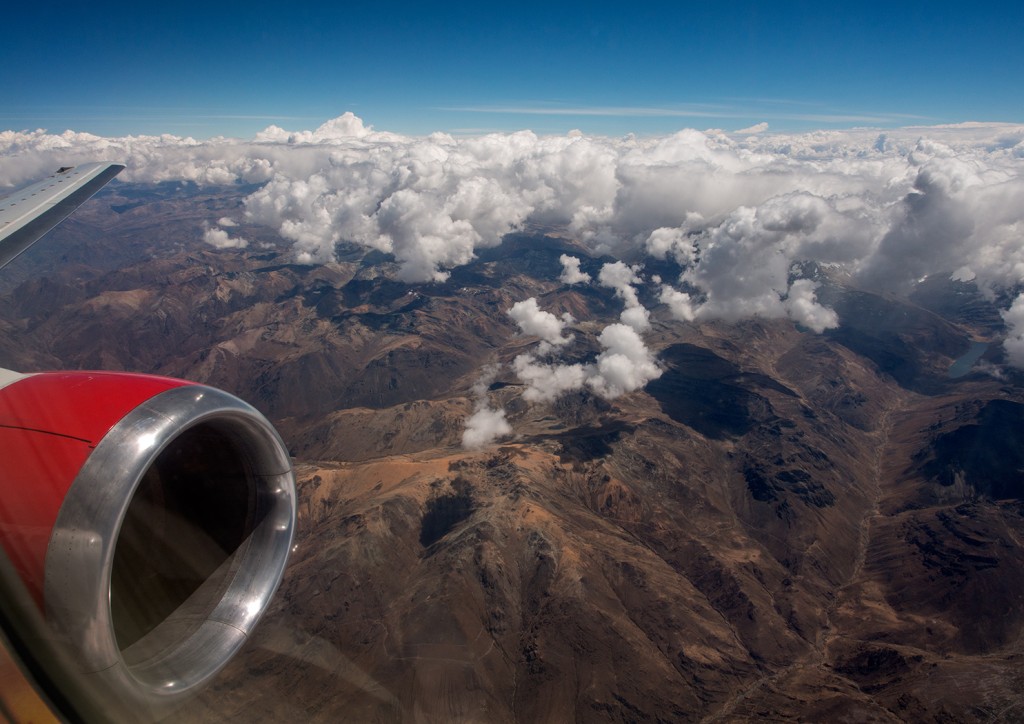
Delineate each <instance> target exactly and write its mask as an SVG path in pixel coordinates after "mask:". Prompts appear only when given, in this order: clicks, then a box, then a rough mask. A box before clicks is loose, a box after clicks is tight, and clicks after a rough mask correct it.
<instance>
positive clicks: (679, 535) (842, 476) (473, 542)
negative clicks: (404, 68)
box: [0, 189, 1024, 721]
mask: <svg viewBox="0 0 1024 724" xmlns="http://www.w3.org/2000/svg"><path fill="white" fill-rule="evenodd" d="M129 191H131V189H127V190H126V189H122V190H121V191H119V192H118V193H120V194H121V196H120V197H116V198H114V199H113V200H112V201H113V202H115V203H114V205H116V206H118V208H119V209H120V211H119V212H117V213H119V214H120V215H121V216H123V217H126V218H128V217H130V221H131V226H132V228H133V229H135V230H136V231H137V232H138V233H140V234H143V240H142V241H138V242H136V243H137V244H138V246H136V247H134V248H133V249H132V250H131V252H130V253H129V252H124V254H123V256H120V257H118V258H117V260H116V261H110V260H109V259H108V262H109V263H108V262H104V263H103V264H94V265H91V266H90V265H89V259H91V258H93V257H94V256H95V257H97V258H101V257H102V254H103V251H104V250H105V249H108V248H109V247H111V246H117V245H118V244H121V243H123V240H121V239H116V238H115V239H111V238H106V237H103V236H102V235H98V234H95V233H94V234H91V235H90V234H89V233H86V232H87V227H88V224H89V223H93V222H95V224H96V228H107V229H109V228H116V227H115V226H112V224H111V223H110V220H109V219H106V220H104V219H105V217H104V216H103V213H101V212H102V209H93V210H92V211H91V212H89V213H91V214H93V216H89V215H88V214H87V216H86V217H85V219H84V220H83V221H82V222H81V223H82V226H80V227H77V228H75V229H72V231H73V232H74V234H75V235H76V239H80V240H81V242H82V245H81V246H80V247H76V251H75V255H76V256H75V260H76V261H75V263H74V264H69V265H68V266H65V267H63V268H62V267H60V266H57V267H53V266H51V267H47V266H46V263H45V260H44V259H42V258H33V257H31V256H29V257H28V258H27V259H26V260H24V262H22V260H19V262H18V263H24V264H25V265H26V266H25V269H33V268H36V269H44V268H49V269H50V271H48V272H46V273H45V274H36V275H28V276H32V277H33V278H31V279H29V280H28V281H25V282H23V283H21V284H19V285H12V287H11V289H10V291H9V292H8V293H6V294H5V295H4V296H2V297H0V332H2V334H0V366H12V367H16V368H20V369H26V370H31V369H39V368H47V367H50V368H52V367H57V366H70V367H105V368H108V369H133V370H140V371H148V372H158V373H162V374H171V375H177V376H182V377H187V378H192V379H197V380H199V381H202V382H208V383H211V384H215V385H218V386H221V387H224V388H226V389H228V390H229V391H232V392H235V393H237V394H240V395H241V396H243V397H244V398H246V399H249V400H250V401H252V402H253V403H254V404H256V406H257V407H259V408H260V409H262V410H263V411H264V412H266V413H267V414H268V415H269V416H270V417H271V418H272V419H273V420H274V422H275V423H277V424H278V425H279V427H280V429H281V431H282V433H283V435H284V436H285V438H286V440H287V442H288V444H289V446H290V447H291V449H292V451H293V453H294V454H295V455H296V458H297V462H298V471H299V477H300V506H301V508H300V520H299V524H300V530H299V537H298V540H297V548H296V551H295V554H294V556H293V559H292V562H291V565H290V568H289V570H288V572H287V575H286V579H285V582H284V584H283V585H282V589H281V592H280V594H279V595H278V596H277V598H276V599H275V603H274V605H273V610H272V611H271V613H270V614H269V615H268V617H267V619H266V620H265V622H264V624H262V625H261V626H260V628H259V629H258V630H257V633H256V635H255V637H254V639H253V640H252V642H251V643H250V645H249V646H247V648H246V649H245V650H244V651H243V653H242V654H241V655H240V656H239V657H238V658H237V659H236V661H234V662H233V663H232V664H231V665H230V666H229V668H228V670H227V671H226V672H225V673H224V674H223V675H222V676H220V677H218V679H217V680H216V682H214V684H213V685H212V686H211V687H210V688H209V689H208V690H207V692H206V693H205V694H203V695H202V697H201V698H200V699H198V700H196V701H195V702H193V703H192V704H190V705H189V706H188V707H187V708H186V709H184V710H183V711H182V712H181V714H180V718H181V719H182V720H196V719H219V718H225V717H232V718H236V719H242V718H244V719H259V718H264V719H268V718H269V719H274V720H285V719H287V720H291V719H318V720H338V719H349V720H354V721H394V720H409V721H421V720H422V721H435V720H436V721H458V720H462V721H565V720H581V721H594V720H597V721H605V720H611V721H691V720H704V719H707V720H712V721H714V720H718V721H733V720H747V719H764V718H768V719H782V718H796V719H805V720H817V721H823V720H844V719H845V720H851V721H852V720H864V721H896V720H910V721H942V720H990V719H994V720H1000V719H1003V720H1012V719H1015V718H1019V717H1021V716H1024V699H1022V697H1021V695H1020V693H1019V692H1020V691H1024V681H1022V679H1024V667H1022V662H1024V659H1022V655H1024V641H1022V639H1021V633H1022V626H1024V608H1022V601H1024V548H1022V540H1024V539H1022V537H1021V530H1024V527H1022V523H1024V520H1022V516H1024V508H1022V500H1024V488H1022V484H1024V483H1022V479H1021V472H1020V470H1021V468H1022V467H1024V464H1022V461H1021V457H1020V453H1019V450H1020V447H1019V443H1018V441H1017V436H1016V435H1015V434H1014V432H1015V430H1017V429H1019V421H1020V416H1021V410H1024V394H1022V390H1021V387H1020V385H1019V384H1018V383H1017V382H1016V381H1015V380H1014V379H1004V380H1002V381H998V380H995V379H993V378H991V377H987V376H985V375H982V374H970V375H967V376H965V377H963V378H960V379H957V380H950V379H947V377H946V376H945V370H946V369H948V367H949V365H950V364H951V363H952V361H953V358H954V357H955V356H956V355H958V354H960V353H961V352H962V350H963V349H965V348H967V347H968V346H969V344H968V342H969V339H970V337H971V335H976V334H978V333H979V330H980V328H976V327H973V326H971V320H972V319H975V318H977V319H981V320H983V321H984V324H985V325H989V327H990V326H991V323H992V315H991V314H990V313H982V312H983V311H984V310H982V311H978V309H975V308H974V307H972V312H971V314H969V315H966V316H964V315H961V316H960V317H957V318H955V319H952V321H951V320H950V319H947V318H946V317H944V316H942V315H941V314H939V313H938V312H941V311H943V310H944V309H947V307H949V305H948V304H947V303H945V302H944V301H943V300H942V299H940V298H937V296H936V295H939V293H940V291H941V290H938V291H937V290H936V289H935V288H932V289H929V297H928V300H927V301H928V309H930V310H932V311H928V309H925V308H923V307H921V306H917V305H914V304H911V303H909V302H907V301H905V300H898V299H893V298H883V297H880V296H878V295H873V294H869V293H866V292H862V291H858V290H853V289H848V288H846V287H843V286H842V285H841V284H839V283H838V282H832V281H830V280H826V281H828V284H829V285H831V286H828V285H825V286H823V288H822V289H823V297H822V298H823V299H824V298H826V297H828V299H830V300H831V302H832V303H834V304H835V306H836V309H837V310H838V311H839V312H840V315H841V317H842V318H843V326H842V327H841V328H840V330H838V331H836V332H834V333H829V334H826V335H815V334H813V333H810V332H808V331H806V330H801V329H798V328H796V327H794V326H793V325H792V324H790V323H788V322H780V321H760V320H754V321H748V322H744V323H740V324H721V323H708V324H702V325H693V324H682V323H678V322H674V321H671V320H670V318H669V315H668V312H667V310H666V309H665V308H664V307H661V306H657V305H656V303H655V302H654V301H653V298H652V295H651V294H650V293H648V292H643V293H642V294H641V298H642V299H644V300H645V303H647V304H648V305H649V306H650V308H651V310H652V314H653V323H654V324H653V329H652V330H651V331H650V332H649V333H648V334H647V335H646V336H645V339H646V341H647V344H648V345H649V346H650V347H651V348H652V349H653V350H655V351H656V352H657V353H658V359H659V361H660V364H661V365H662V370H663V372H662V375H661V377H660V378H658V379H657V380H655V381H652V382H651V383H649V384H648V385H647V387H646V388H645V389H644V390H641V391H637V392H635V393H632V394H630V395H627V396H624V397H621V398H618V399H616V400H613V401H610V402H609V401H605V400H601V399H598V398H595V397H594V396H592V395H591V394H589V393H585V392H578V393H574V394H571V395H567V396H565V397H563V398H561V399H559V400H558V401H556V402H554V403H550V404H530V403H528V402H527V401H526V400H524V399H523V397H522V393H523V387H522V386H521V384H520V382H519V380H517V379H516V378H515V376H514V375H513V374H512V372H511V371H510V369H509V368H508V366H507V363H509V362H510V361H511V360H512V359H513V358H514V357H515V356H516V355H517V354H520V353H523V352H526V351H529V350H531V349H533V348H534V346H535V340H534V339H532V338H524V337H521V336H517V335H516V328H515V325H514V324H513V323H512V321H511V320H510V319H509V318H508V316H507V314H506V312H507V310H508V309H509V307H511V305H512V304H514V303H515V302H517V301H520V300H523V299H526V298H528V297H531V296H533V297H537V299H538V302H539V303H540V306H541V308H543V309H545V310H550V311H552V312H555V313H557V314H561V313H562V312H570V313H572V314H573V315H574V317H575V318H576V319H577V320H580V321H578V322H577V323H575V324H574V325H573V333H574V334H575V336H576V340H575V342H574V343H573V346H572V347H570V348H569V350H567V351H566V353H565V354H566V357H567V358H568V359H573V360H581V361H587V360H592V359H593V357H594V355H595V354H596V353H597V351H598V350H599V346H598V343H597V340H596V337H597V334H598V333H599V332H600V330H601V329H602V327H603V326H604V325H605V324H608V323H609V322H612V321H614V320H615V319H616V318H617V316H618V314H619V312H620V311H621V302H620V301H619V300H618V299H616V298H615V296H614V294H612V292H611V291H610V290H607V289H599V288H597V287H587V288H584V287H572V288H569V287H565V286H563V285H561V284H560V283H559V282H558V281H557V274H558V271H559V268H560V265H559V263H558V257H559V255H560V254H562V253H565V252H566V251H568V250H572V252H573V253H575V254H577V255H582V254H583V252H582V251H581V250H580V249H579V248H578V247H574V246H573V245H572V244H571V242H566V241H564V240H562V239H555V238H530V237H526V236H520V237H510V238H509V239H508V240H506V243H505V244H503V245H502V246H501V247H498V248H496V249H491V250H487V251H486V252H485V253H483V254H482V255H481V257H480V259H478V260H477V261H475V262H474V263H472V264H470V265H467V266H465V267H462V268H460V269H458V270H456V271H455V273H453V275H452V278H451V279H450V280H449V281H448V282H447V283H445V284H426V285H419V286H407V285H403V284H400V283H398V282H396V281H395V280H394V265H393V264H392V263H391V262H390V261H389V260H388V259H387V258H385V257H383V256H382V255H379V254H376V255H366V256H361V255H359V254H357V253H355V251H354V250H352V249H346V248H343V247H342V248H340V249H339V250H340V251H341V252H342V259H343V260H342V261H339V262H338V263H335V264H330V265H324V266H318V267H309V266H298V265H294V264H290V263H288V259H287V257H286V256H284V255H283V254H282V253H280V251H279V249H278V248H276V247H275V244H277V243H280V240H275V239H273V238H269V237H268V236H267V234H266V230H260V229H258V228H248V227H245V226H242V227H240V228H239V233H241V234H245V235H247V237H248V238H251V239H253V240H259V241H262V242H265V243H267V244H269V245H270V246H269V248H255V247H256V245H255V244H254V245H253V248H251V249H249V250H242V251H238V250H232V251H213V250H209V249H206V248H202V247H201V244H200V243H199V241H198V240H199V238H200V234H199V233H198V232H196V231H195V228H194V227H195V225H196V224H197V223H200V222H202V221H207V222H209V221H210V220H211V219H215V218H216V217H217V216H218V215H223V214H224V213H228V212H230V210H231V209H233V208H234V207H233V206H232V203H233V202H232V199H233V198H234V199H235V200H237V195H236V194H237V192H236V191H222V192H220V193H213V192H211V193H210V194H209V195H207V196H204V197H203V204H205V205H206V208H207V212H204V213H202V214H199V215H193V216H187V215H186V216H185V217H182V218H183V219H186V220H185V221H181V220H179V221H173V219H175V218H176V217H175V212H176V209H178V210H180V209H181V208H184V206H187V205H188V204H189V203H194V202H195V197H192V198H185V199H182V200H175V197H174V195H173V194H172V193H171V192H170V191H169V190H167V189H143V190H136V191H134V192H132V193H135V194H136V195H134V196H126V195H125V194H126V193H128V192H129ZM193 191H194V193H198V191H195V190H193ZM100 201H102V199H101V200H100ZM112 201H110V200H108V201H107V202H106V203H107V211H106V214H107V216H110V215H111V214H114V213H115V212H113V211H110V210H109V206H110V204H111V203H112ZM97 203H99V202H97ZM100 206H102V204H100ZM87 211H88V209H87ZM189 213H192V212H189ZM101 222H102V223H101ZM189 224H191V225H192V226H189ZM188 229H191V231H188ZM150 232H152V233H153V236H152V237H148V236H146V235H145V234H148V233H150ZM261 234H262V236H261ZM146 239H149V240H148V241H146ZM90 250H91V253H90ZM37 253H38V254H41V253H42V251H41V250H40V249H38V248H37V249H35V250H33V252H31V254H37ZM102 258H107V257H102ZM599 264H600V261H599V260H596V259H590V258H587V259H585V267H586V268H590V269H591V271H593V270H594V269H595V268H596V267H598V266H599ZM33 265H34V266H33ZM23 271H24V270H23ZM666 273H667V272H666ZM960 291H962V290H958V293H959V292H960ZM829 295H831V296H829ZM972 304H974V305H975V306H977V305H979V304H981V302H979V301H978V300H976V299H973V301H972ZM985 329H988V327H986V328H985ZM981 331H984V330H981ZM492 363H500V364H504V365H506V366H504V367H503V368H502V369H501V371H500V372H499V374H498V377H497V378H496V379H495V381H494V384H492V385H491V388H490V391H489V392H488V400H489V402H490V404H492V405H494V406H496V407H501V408H502V409H504V410H505V411H506V413H507V415H508V419H509V421H510V423H511V424H512V427H513V429H514V433H513V435H511V436H509V437H508V438H506V439H504V440H502V441H500V442H499V443H498V444H495V445H492V446H490V447H488V448H486V449H484V450H482V451H478V452H467V451H464V450H462V449H461V448H460V439H461V433H462V429H463V425H464V420H465V418H466V416H468V415H469V414H470V413H471V412H472V410H473V409H474V405H475V404H477V399H476V397H475V393H474V392H473V391H472V389H473V386H474V383H476V382H478V380H479V379H480V376H481V370H482V369H483V367H484V366H485V365H488V364H492Z"/></svg>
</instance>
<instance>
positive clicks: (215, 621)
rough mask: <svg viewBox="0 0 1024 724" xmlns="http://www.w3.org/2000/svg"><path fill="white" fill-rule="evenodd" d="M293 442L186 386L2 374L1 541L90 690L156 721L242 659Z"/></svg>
mask: <svg viewBox="0 0 1024 724" xmlns="http://www.w3.org/2000/svg"><path fill="white" fill-rule="evenodd" d="M295 507H296V506H295V482H294V475H293V473H292V468H291V463H290V461H289V456H288V452H287V449H286V448H285V446H284V443H283V442H282V441H281V438H280V437H279V436H278V434H277V432H276V431H275V430H274V428H273V427H272V426H271V425H270V423H269V422H268V421H267V420H266V419H265V418H264V417H263V416H262V415H261V414H260V413H259V412H257V411H256V410H255V409H254V408H252V407H250V406H249V405H248V404H246V403H244V402H242V401H241V400H239V399H237V398H235V397H233V396H232V395H229V394H227V393H225V392H222V391H220V390H216V389H213V388H210V387H205V386H203V385H196V384H191V383H187V382H182V381H180V380H172V379H169V378H164V377H154V376H145V375H133V374H119V373H105V372H51V373H41V374H35V375H17V374H15V373H10V372H7V371H0V542H2V544H3V546H4V547H5V548H6V550H7V552H8V556H9V558H10V560H11V562H12V564H13V566H14V567H15V568H16V569H17V570H18V573H19V574H20V576H21V578H22V579H23V581H24V582H25V586H26V588H27V590H28V591H29V593H30V594H31V595H32V597H33V598H34V599H35V601H36V603H37V604H38V606H39V608H40V610H41V611H42V612H43V615H44V617H45V619H46V622H47V624H48V626H49V627H50V628H52V629H53V630H54V631H55V632H56V635H57V637H58V638H59V639H60V640H61V641H62V642H63V644H65V645H66V648H67V649H68V650H69V651H71V652H73V653H74V656H75V658H76V660H77V661H76V663H77V667H78V668H79V669H80V671H81V672H83V673H84V675H85V677H86V681H87V682H94V683H96V684H97V685H101V686H102V687H105V690H106V691H108V692H110V693H112V694H113V695H116V696H117V697H119V698H120V699H121V700H122V702H123V703H127V704H130V705H131V706H133V707H134V706H138V707H139V710H140V711H141V710H147V711H161V710H164V709H166V708H167V707H170V706H173V705H174V704H176V703H178V702H179V701H181V700H182V699H183V698H185V697H187V696H188V695H189V694H190V693H193V692H194V691H195V690H196V688H197V687H198V686H199V685H200V684H202V683H203V682H204V681H206V680H208V679H210V677H212V676H213V674H214V673H216V672H217V671H218V670H219V669H220V668H221V667H222V666H223V665H224V664H225V663H227V661H228V660H229V659H230V658H231V656H232V655H233V654H234V653H235V652H236V651H237V650H238V649H239V648H240V647H241V645H242V644H243V643H244V641H245V639H246V637H247V636H248V635H249V633H250V632H251V631H252V630H253V627H254V626H255V625H256V623H257V621H258V620H259V618H260V616H261V615H262V614H263V612H264V610H265V609H266V607H267V605H268V603H269V601H270V599H271V597H272V595H273V594H274V591H275V590H276V589H277V586H278V584H279V582H280V580H281V576H282V573H283V572H284V568H285V563H286V561H287V558H288V554H289V552H290V549H291V546H292V537H293V534H294V529H295Z"/></svg>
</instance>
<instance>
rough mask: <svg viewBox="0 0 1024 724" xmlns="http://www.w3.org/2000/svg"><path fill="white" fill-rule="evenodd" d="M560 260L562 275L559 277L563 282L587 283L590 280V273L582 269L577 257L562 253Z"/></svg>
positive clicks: (570, 283)
mask: <svg viewBox="0 0 1024 724" xmlns="http://www.w3.org/2000/svg"><path fill="white" fill-rule="evenodd" d="M558 260H559V261H560V262H562V275H561V276H560V277H559V281H561V282H562V284H569V285H572V284H586V283H587V282H589V281H590V275H589V274H587V273H586V272H584V271H580V260H579V259H578V258H577V257H575V256H569V255H568V254H562V256H560V257H558Z"/></svg>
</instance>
